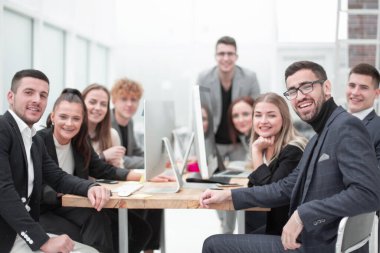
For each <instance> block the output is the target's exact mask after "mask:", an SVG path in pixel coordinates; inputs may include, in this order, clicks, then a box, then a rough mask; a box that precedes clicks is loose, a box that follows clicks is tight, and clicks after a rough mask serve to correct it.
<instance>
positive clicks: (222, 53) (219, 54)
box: [216, 52, 236, 57]
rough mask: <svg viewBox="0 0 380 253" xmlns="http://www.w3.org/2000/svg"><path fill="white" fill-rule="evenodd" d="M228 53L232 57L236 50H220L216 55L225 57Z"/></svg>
mask: <svg viewBox="0 0 380 253" xmlns="http://www.w3.org/2000/svg"><path fill="white" fill-rule="evenodd" d="M226 55H227V56H228V57H232V56H235V55H236V53H235V52H218V53H216V56H218V57H224V56H226Z"/></svg>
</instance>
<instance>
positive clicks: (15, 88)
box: [0, 69, 110, 253]
mask: <svg viewBox="0 0 380 253" xmlns="http://www.w3.org/2000/svg"><path fill="white" fill-rule="evenodd" d="M48 94H49V80H48V78H47V77H46V75H45V74H43V73H42V72H40V71H38V70H32V69H30V70H22V71H19V72H17V73H16V74H15V76H14V77H13V79H12V85H11V90H10V91H9V92H8V94H7V99H8V102H9V110H8V111H7V112H6V113H5V114H4V115H3V116H1V117H0V143H1V145H0V252H32V251H36V250H41V251H42V252H64V253H67V252H70V251H72V250H73V249H75V250H78V249H80V250H81V252H95V250H94V249H92V248H90V247H87V246H85V245H81V244H78V243H75V242H73V241H72V240H71V239H70V238H69V237H68V236H67V235H60V236H55V237H49V236H48V235H47V234H46V233H45V231H44V230H43V229H42V227H41V226H40V224H39V223H38V218H39V213H40V209H39V207H40V198H41V186H42V180H44V181H45V182H47V183H48V184H49V185H51V186H52V187H53V188H54V189H56V190H57V191H58V192H63V193H72V194H78V195H82V196H88V198H89V200H90V202H91V204H92V205H93V206H94V208H96V209H97V210H98V211H99V210H101V209H102V207H103V206H104V205H105V204H106V202H107V201H108V199H109V196H110V192H109V190H107V189H105V188H104V187H101V186H97V185H94V184H92V183H91V182H90V181H87V180H83V179H79V178H76V177H73V176H71V175H68V174H67V173H65V172H63V171H62V170H61V169H60V168H59V167H58V166H57V165H56V164H55V163H54V161H52V160H51V158H50V157H49V155H48V153H47V151H46V148H45V146H44V144H43V141H42V140H41V139H40V138H39V137H37V136H34V135H35V129H34V127H33V124H34V123H36V122H37V121H38V120H39V119H40V118H41V116H42V114H43V112H44V111H45V108H46V104H47V98H48Z"/></svg>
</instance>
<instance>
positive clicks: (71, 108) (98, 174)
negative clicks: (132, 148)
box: [37, 88, 151, 252]
mask: <svg viewBox="0 0 380 253" xmlns="http://www.w3.org/2000/svg"><path fill="white" fill-rule="evenodd" d="M89 98H91V96H89ZM99 98H101V96H100V97H99ZM90 100H91V101H92V102H94V101H95V100H96V99H95V96H94V97H92V99H90ZM96 103H97V102H96ZM96 103H94V104H96ZM100 103H102V102H100ZM95 107H97V106H95ZM95 111H97V110H96V109H95ZM94 114H95V113H94ZM98 114H99V113H98ZM100 115H101V113H100ZM98 116H99V115H98ZM94 118H97V117H94ZM47 126H48V127H47V128H46V129H42V130H40V131H39V132H38V133H37V134H38V135H39V136H41V137H42V139H43V140H44V143H45V145H46V147H47V150H48V154H49V155H50V157H51V158H52V159H53V160H54V161H55V162H56V163H57V164H58V165H59V167H61V168H62V169H63V170H65V171H66V172H67V173H69V174H73V175H75V176H77V177H81V178H85V179H89V177H92V178H99V179H109V180H123V181H125V180H139V179H140V175H138V174H137V173H135V172H133V171H130V170H127V169H121V168H117V167H114V166H112V165H111V164H108V163H106V162H105V161H103V160H101V159H99V156H98V155H97V154H96V153H95V151H94V150H93V149H92V147H91V144H90V141H89V136H88V126H87V109H86V106H85V102H84V100H83V98H82V95H81V93H80V92H79V91H78V90H76V89H69V88H67V89H64V90H63V92H62V93H61V95H60V96H59V97H58V99H57V100H56V101H55V104H54V107H53V112H52V113H51V115H50V116H49V120H48V122H47ZM60 196H61V194H60V193H57V192H55V191H54V190H53V189H51V188H50V187H49V186H47V185H46V186H45V187H44V191H43V196H42V198H43V200H42V203H43V205H42V206H41V219H40V223H41V225H42V226H43V227H44V229H45V230H46V231H48V232H50V233H54V234H68V235H70V236H71V237H74V238H76V239H77V240H78V241H81V242H83V243H85V244H88V245H93V246H94V247H95V248H97V249H98V250H100V251H101V252H115V251H117V245H118V243H117V241H114V238H115V240H116V238H118V231H117V229H116V230H115V229H114V228H115V227H116V224H117V212H112V211H110V210H102V211H101V212H97V211H96V210H95V209H87V208H68V207H61V205H60V203H61V201H60ZM129 215H130V217H129V221H130V225H131V226H132V227H138V228H141V230H139V231H137V229H134V230H133V232H131V234H132V235H133V236H135V237H139V238H143V239H142V240H141V241H142V243H143V244H145V243H146V241H144V240H145V238H150V233H151V230H150V226H149V225H148V224H147V223H146V222H145V221H144V220H143V218H142V217H140V216H138V215H137V214H132V213H130V214H129ZM141 249H142V245H140V244H138V243H134V242H131V243H130V252H140V251H141Z"/></svg>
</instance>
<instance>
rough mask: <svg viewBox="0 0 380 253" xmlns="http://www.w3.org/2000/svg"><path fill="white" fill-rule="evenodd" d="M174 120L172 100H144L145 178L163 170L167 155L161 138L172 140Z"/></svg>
mask: <svg viewBox="0 0 380 253" xmlns="http://www.w3.org/2000/svg"><path fill="white" fill-rule="evenodd" d="M174 122H175V121H174V102H173V101H159V100H145V101H144V128H145V134H144V147H145V148H144V150H145V153H144V159H145V179H146V180H150V179H152V178H154V177H156V176H158V175H159V174H161V173H163V172H164V171H165V168H166V164H167V161H168V155H167V149H166V147H165V143H164V141H163V138H167V139H168V140H169V141H170V142H171V141H172V139H173V137H172V132H173V130H174V126H175V123H174Z"/></svg>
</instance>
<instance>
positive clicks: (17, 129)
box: [4, 111, 28, 171]
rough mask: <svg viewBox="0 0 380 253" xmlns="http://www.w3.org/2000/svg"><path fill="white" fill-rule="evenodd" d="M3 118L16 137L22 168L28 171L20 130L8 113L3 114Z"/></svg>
mask: <svg viewBox="0 0 380 253" xmlns="http://www.w3.org/2000/svg"><path fill="white" fill-rule="evenodd" d="M4 117H5V118H6V119H7V120H8V122H9V124H10V125H11V126H12V129H13V132H14V133H15V134H16V136H17V140H18V142H19V145H20V149H21V151H22V156H23V159H24V163H25V167H24V168H26V171H28V159H27V156H26V152H25V145H24V141H23V139H22V136H21V132H20V129H19V128H18V125H17V123H16V120H15V119H14V118H13V116H12V115H11V114H10V113H9V112H8V111H7V112H6V113H5V114H4Z"/></svg>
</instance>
